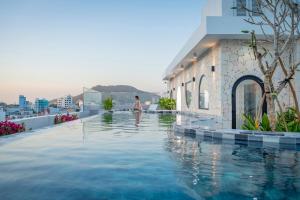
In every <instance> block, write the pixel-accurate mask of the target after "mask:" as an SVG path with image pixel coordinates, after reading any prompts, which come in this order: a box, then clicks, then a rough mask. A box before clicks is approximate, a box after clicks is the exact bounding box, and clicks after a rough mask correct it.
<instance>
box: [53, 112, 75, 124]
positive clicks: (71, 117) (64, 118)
mask: <svg viewBox="0 0 300 200" xmlns="http://www.w3.org/2000/svg"><path fill="white" fill-rule="evenodd" d="M76 119H78V116H77V115H76V114H73V115H69V114H67V115H56V116H55V118H54V124H61V123H64V122H69V121H73V120H76Z"/></svg>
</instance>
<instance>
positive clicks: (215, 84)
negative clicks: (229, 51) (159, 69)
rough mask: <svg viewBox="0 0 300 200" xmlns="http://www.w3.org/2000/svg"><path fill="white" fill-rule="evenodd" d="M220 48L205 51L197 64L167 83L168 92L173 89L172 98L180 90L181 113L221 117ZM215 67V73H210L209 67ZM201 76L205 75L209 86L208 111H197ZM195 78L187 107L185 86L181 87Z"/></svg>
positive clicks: (217, 46) (215, 47)
mask: <svg viewBox="0 0 300 200" xmlns="http://www.w3.org/2000/svg"><path fill="white" fill-rule="evenodd" d="M220 52H221V49H220V46H219V45H218V44H217V45H216V46H214V47H213V48H211V49H209V50H208V51H206V52H205V53H204V54H202V55H201V57H199V58H198V62H195V63H194V64H193V65H192V66H190V67H188V68H186V69H185V70H184V71H182V72H181V73H180V74H178V75H177V76H176V77H175V78H174V79H172V80H171V81H170V83H169V90H171V89H173V88H175V91H173V96H174V97H176V96H177V95H176V94H177V92H178V89H180V90H181V107H182V109H181V110H182V111H190V112H195V113H203V114H210V115H217V116H221V90H220V88H221V85H220V84H221V81H220V80H221V70H220ZM212 65H214V66H215V72H212V71H211V66H212ZM202 75H205V77H206V80H207V82H208V85H209V109H208V110H206V109H199V107H198V99H199V82H200V78H201V76H202ZM193 77H195V82H192V85H193V86H192V91H193V97H192V103H191V105H190V107H189V108H188V107H187V104H186V97H185V86H183V87H182V85H181V84H182V83H186V82H188V81H192V80H193Z"/></svg>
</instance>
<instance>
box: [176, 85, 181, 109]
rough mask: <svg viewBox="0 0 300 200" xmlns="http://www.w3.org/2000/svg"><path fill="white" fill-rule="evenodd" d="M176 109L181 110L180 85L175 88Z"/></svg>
mask: <svg viewBox="0 0 300 200" xmlns="http://www.w3.org/2000/svg"><path fill="white" fill-rule="evenodd" d="M176 110H177V111H181V87H180V86H179V87H178V88H177V95H176Z"/></svg>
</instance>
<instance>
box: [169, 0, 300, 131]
mask: <svg viewBox="0 0 300 200" xmlns="http://www.w3.org/2000/svg"><path fill="white" fill-rule="evenodd" d="M244 2H245V3H246V4H247V5H248V7H251V6H252V8H253V9H255V6H256V4H255V2H256V1H255V0H253V1H252V0H244ZM232 7H237V8H238V9H237V10H233V9H232ZM246 15H247V12H246V11H245V10H242V9H239V5H238V1H237V0H209V1H207V4H206V6H205V7H204V9H203V12H202V17H201V25H200V27H199V28H198V29H197V30H196V32H195V33H194V34H193V35H192V37H191V38H190V39H189V40H188V42H187V43H186V44H185V46H184V47H183V48H182V50H181V51H180V52H179V53H178V55H177V56H176V57H175V58H174V60H173V61H172V63H171V64H170V65H169V67H168V68H167V70H166V72H165V74H164V80H165V81H166V82H167V88H168V91H167V93H168V95H169V96H170V97H171V98H174V99H176V104H177V105H176V107H177V110H179V111H183V112H192V113H197V114H203V115H208V116H214V117H216V118H218V119H219V121H221V122H222V127H223V128H240V127H241V125H242V115H243V114H244V113H247V114H250V115H255V112H256V110H257V109H256V108H257V107H258V105H259V104H260V99H261V96H262V93H263V81H262V80H263V76H262V73H261V71H260V69H259V68H258V67H257V61H256V60H255V59H254V57H253V54H252V51H251V49H250V48H249V45H248V44H247V41H249V35H248V34H243V33H242V32H241V30H255V32H256V33H258V34H259V33H261V30H260V28H259V27H257V26H253V25H250V24H248V23H246V22H245V21H244V18H245V16H246ZM266 48H271V47H268V46H266ZM295 54H296V55H295V56H296V57H298V59H299V58H300V43H299V44H298V45H297V49H295ZM287 57H288V55H286V59H287ZM297 73H298V72H297ZM274 77H275V80H278V81H279V80H282V79H283V77H284V76H283V74H281V73H280V72H276V74H275V75H274ZM298 77H299V74H296V80H295V84H296V88H298V89H299V88H300V82H299V78H298ZM297 93H298V96H299V91H297ZM279 98H280V99H281V100H282V101H283V102H284V106H292V104H293V101H292V98H291V96H290V91H289V90H288V89H284V91H283V92H281V93H280V96H279ZM264 111H267V108H266V106H264Z"/></svg>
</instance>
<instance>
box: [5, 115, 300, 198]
mask: <svg viewBox="0 0 300 200" xmlns="http://www.w3.org/2000/svg"><path fill="white" fill-rule="evenodd" d="M174 120H175V116H172V115H156V114H143V115H142V116H141V122H140V124H139V125H137V124H136V115H134V114H132V113H126V112H123V113H114V114H112V115H110V114H105V115H102V116H97V117H92V118H87V119H84V120H77V121H74V122H70V123H66V124H63V125H58V126H55V127H51V128H46V129H41V130H37V131H33V132H30V133H25V134H20V135H14V136H8V137H1V138H0V199H1V200H10V199H17V200H18V199H26V200H27V199H28V200H35V199H42V200H47V199H49V200H50V199H51V200H54V199H55V200H56V199H61V200H65V199H84V200H89V199H97V200H104V199H105V200H106V199H122V200H123V199H124V200H125V199H130V200H134V199H138V200H140V199H153V200H159V199H172V200H176V199H178V200H179V199H180V200H185V199H216V200H218V199H226V200H227V199H298V200H299V199H300V152H299V151H295V150H281V149H274V148H265V149H261V148H250V147H246V146H243V145H233V144H228V143H223V142H213V141H200V140H199V141H198V140H197V139H195V138H194V137H192V136H183V135H179V134H174V133H173V132H172V131H171V124H172V122H173V121H174Z"/></svg>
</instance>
